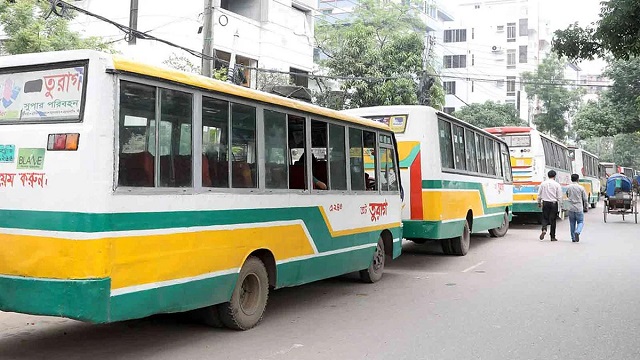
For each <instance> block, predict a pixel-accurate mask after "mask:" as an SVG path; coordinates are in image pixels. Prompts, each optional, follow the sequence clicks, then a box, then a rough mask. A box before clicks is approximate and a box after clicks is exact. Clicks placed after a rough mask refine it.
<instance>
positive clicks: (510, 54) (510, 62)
mask: <svg viewBox="0 0 640 360" xmlns="http://www.w3.org/2000/svg"><path fill="white" fill-rule="evenodd" d="M515 68H516V50H515V49H509V50H507V69H515Z"/></svg>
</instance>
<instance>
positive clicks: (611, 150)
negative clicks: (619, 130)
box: [582, 132, 640, 169]
mask: <svg viewBox="0 0 640 360" xmlns="http://www.w3.org/2000/svg"><path fill="white" fill-rule="evenodd" d="M582 146H583V147H584V149H585V150H587V151H589V152H592V153H594V154H597V155H598V156H599V157H600V161H607V162H615V163H616V164H618V165H620V166H627V167H632V168H634V169H639V168H640V156H638V149H640V133H638V132H636V133H631V134H618V135H616V136H599V137H592V138H589V139H587V140H586V141H585V142H584V143H583V144H582Z"/></svg>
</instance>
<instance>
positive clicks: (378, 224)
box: [0, 51, 402, 329]
mask: <svg viewBox="0 0 640 360" xmlns="http://www.w3.org/2000/svg"><path fill="white" fill-rule="evenodd" d="M0 64H1V66H0V94H4V97H3V99H2V102H1V103H0V197H1V198H2V203H1V204H0V243H1V244H2V251H0V310H3V311H14V312H22V313H30V314H41V315H53V316H62V317H69V318H73V319H79V320H85V321H89V322H96V323H104V322H112V321H119V320H125V319H132V318H141V317H145V316H148V315H151V314H156V313H168V312H181V311H187V310H193V309H201V310H199V311H198V313H199V314H200V315H201V316H202V318H203V319H204V320H205V321H206V322H207V323H209V324H212V325H220V324H224V325H226V326H227V327H230V328H233V329H248V328H251V327H252V326H254V325H256V324H257V323H258V322H259V321H260V319H261V318H262V316H263V313H264V309H265V306H266V301H267V297H268V293H269V288H270V287H273V288H281V287H287V286H294V285H299V284H303V283H308V282H311V281H316V280H319V279H324V278H328V277H332V276H337V275H340V274H345V273H348V272H353V271H360V275H361V277H362V279H363V280H365V281H367V282H375V281H377V280H379V279H380V278H381V276H382V272H383V270H384V264H385V258H387V257H388V258H392V257H393V258H395V257H397V256H399V255H400V251H401V241H400V239H401V236H402V235H401V230H402V229H401V217H400V211H401V196H400V182H399V179H395V176H394V174H395V173H397V161H396V160H397V156H396V149H395V147H394V141H393V136H394V135H393V133H392V132H391V131H390V130H389V128H388V127H386V126H384V125H382V124H378V123H376V122H373V121H370V120H366V119H362V118H359V117H355V116H350V115H346V114H343V113H339V112H336V111H332V110H328V109H324V108H321V107H317V106H313V105H310V104H307V103H303V102H299V101H295V100H291V99H287V98H283V97H279V96H275V95H271V94H267V93H263V92H260V91H255V90H251V89H247V88H243V87H241V86H236V85H232V84H228V83H224V82H220V81H217V80H213V79H210V78H205V77H202V76H199V75H194V74H189V73H184V72H179V71H175V70H170V69H165V68H160V67H154V66H149V65H145V64H141V63H137V62H134V61H130V60H127V59H124V58H121V57H119V56H115V55H107V54H101V53H96V52H90V51H69V52H57V53H39V54H25V55H16V56H5V57H2V58H0ZM312 153H313V154H314V156H312ZM365 153H366V154H367V155H366V156H367V158H372V159H373V163H374V164H375V166H374V167H373V168H372V169H370V170H369V174H370V176H369V179H367V177H366V175H365V169H364V162H365V160H364V158H365ZM296 159H297V161H295V160H296ZM379 159H385V160H384V166H381V163H382V162H381V161H379ZM326 188H328V189H326ZM321 189H326V190H321Z"/></svg>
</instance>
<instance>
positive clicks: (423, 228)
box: [402, 220, 464, 240]
mask: <svg viewBox="0 0 640 360" xmlns="http://www.w3.org/2000/svg"><path fill="white" fill-rule="evenodd" d="M402 226H403V227H402V233H403V236H404V238H406V239H433V240H437V239H448V238H452V237H455V236H458V235H460V232H461V231H462V228H463V226H464V220H456V221H451V222H446V223H443V222H440V221H426V220H404V221H403V222H402Z"/></svg>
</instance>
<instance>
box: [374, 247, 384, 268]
mask: <svg viewBox="0 0 640 360" xmlns="http://www.w3.org/2000/svg"><path fill="white" fill-rule="evenodd" d="M383 264H384V252H383V251H382V247H381V246H380V244H378V245H376V254H375V255H374V256H373V270H374V271H378V270H380V268H381V267H382V265H383Z"/></svg>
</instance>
